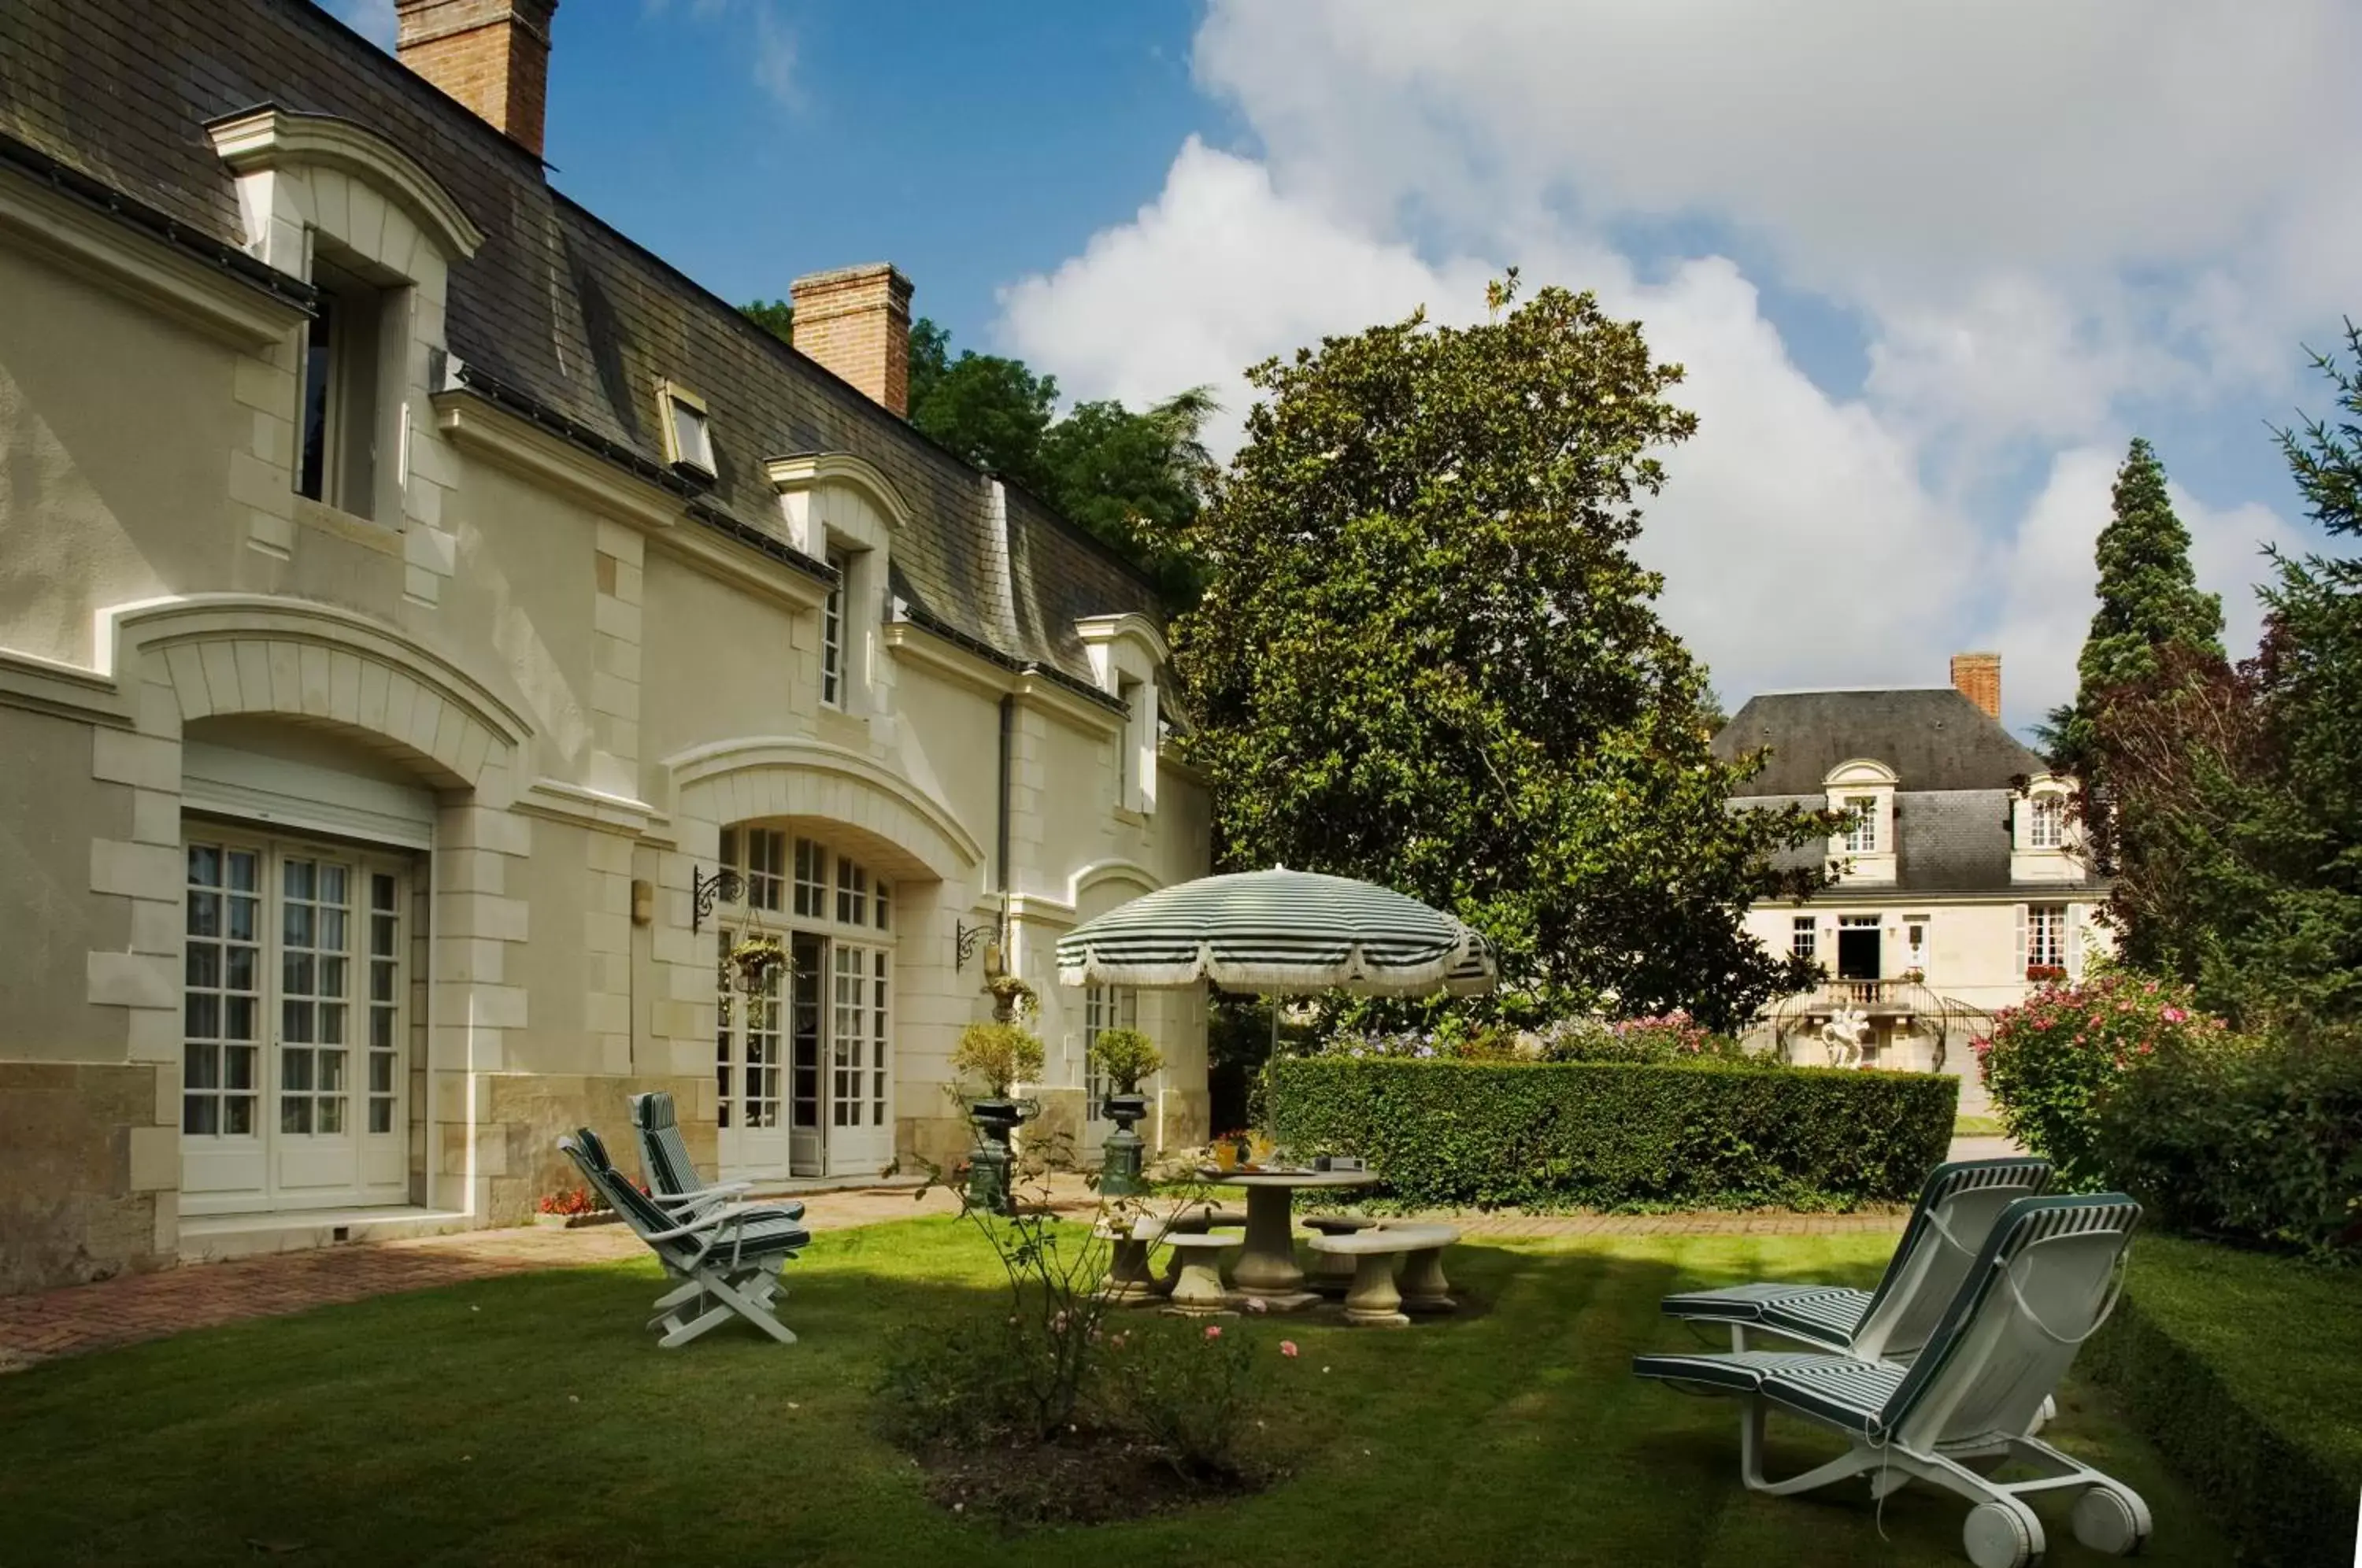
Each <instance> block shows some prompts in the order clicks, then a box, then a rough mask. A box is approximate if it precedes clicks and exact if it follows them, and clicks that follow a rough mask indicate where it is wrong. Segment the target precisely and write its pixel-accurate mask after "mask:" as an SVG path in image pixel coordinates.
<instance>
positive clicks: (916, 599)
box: [0, 0, 1163, 697]
mask: <svg viewBox="0 0 2362 1568" xmlns="http://www.w3.org/2000/svg"><path fill="white" fill-rule="evenodd" d="M565 61H566V50H565V39H564V34H563V22H562V20H561V22H560V32H559V36H558V42H557V50H556V52H555V54H554V55H553V58H552V68H553V69H554V70H557V71H563V70H564V69H565ZM265 104H275V105H278V106H279V107H281V108H283V109H288V110H292V111H295V112H298V113H304V114H315V115H335V116H342V117H344V118H347V119H350V120H353V121H355V122H357V123H359V124H360V125H362V126H364V127H368V128H370V129H371V130H373V131H375V132H377V133H378V134H380V135H381V136H383V137H385V138H386V139H388V140H389V141H392V143H394V144H395V145H396V146H398V147H400V148H401V149H403V151H405V152H407V153H408V154H409V155H410V156H411V157H412V158H414V159H415V160H417V161H418V162H419V163H420V164H421V165H422V166H423V167H425V169H426V170H427V171H428V172H430V173H431V174H433V175H434V176H435V177H436V179H437V180H438V181H440V182H442V183H443V185H444V186H445V188H446V189H447V190H448V191H449V192H450V193H451V194H452V196H453V197H454V199H456V200H457V201H458V204H460V206H461V207H463V208H465V209H466V211H467V213H468V215H469V217H470V218H471V219H473V220H474V222H475V223H476V225H477V226H479V227H480V228H481V229H482V230H483V231H484V234H485V240H484V244H483V247H482V248H481V249H480V250H479V251H478V252H477V253H476V255H475V257H474V258H473V259H470V260H465V261H461V262H458V263H457V264H456V265H454V266H453V268H452V270H451V278H450V296H449V303H448V310H447V320H446V337H447V342H448V345H449V348H450V350H451V353H452V355H453V356H454V357H456V358H457V359H459V360H461V361H463V362H464V363H465V365H466V366H467V367H468V369H469V371H470V372H471V373H472V374H473V375H474V376H475V377H476V378H477V379H475V380H473V381H469V383H468V384H469V386H470V387H471V389H473V390H477V391H479V392H486V393H488V394H493V395H498V396H499V397H501V398H502V401H505V402H507V403H510V404H511V405H512V406H516V407H521V408H529V409H531V410H534V411H536V412H537V413H539V414H543V415H545V416H546V422H547V423H553V424H557V425H560V426H562V427H563V428H565V429H567V430H568V432H569V433H570V434H572V435H573V436H575V437H576V438H577V439H579V440H580V441H581V442H582V443H583V444H584V445H586V446H590V447H593V448H594V449H600V450H602V451H603V452H604V454H605V455H607V456H608V457H610V458H613V459H617V460H621V461H623V462H624V464H625V466H627V467H632V468H635V469H642V471H644V472H651V473H653V472H656V471H658V470H662V469H663V468H664V449H663V436H662V432H661V426H660V425H659V424H658V423H657V418H658V416H657V406H656V403H657V392H656V383H657V380H658V378H659V377H664V376H670V377H673V378H675V379H677V380H679V381H681V382H683V383H685V384H686V385H689V386H691V387H694V388H695V389H696V390H697V391H698V392H700V393H701V394H702V395H703V396H704V398H705V400H706V403H707V405H708V408H709V411H710V414H711V425H712V438H713V447H714V457H715V467H716V469H718V477H717V478H716V480H715V481H714V483H713V484H712V488H711V490H710V491H705V492H704V494H703V499H702V502H701V503H700V504H699V505H696V506H693V507H692V508H691V510H692V513H694V514H697V515H700V516H701V517H702V518H703V520H704V521H705V522H707V523H708V524H710V525H713V526H716V527H718V528H721V529H723V531H725V532H731V533H734V534H737V535H739V536H741V537H745V536H747V535H748V534H750V533H761V534H765V535H769V534H775V533H776V527H777V519H778V502H777V499H776V497H775V495H774V494H773V492H772V491H771V488H770V485H769V483H768V482H767V480H766V479H765V477H764V474H763V471H762V464H763V461H764V459H766V458H772V457H778V456H786V455H791V454H797V453H805V452H827V451H842V452H851V453H855V454H856V455H858V456H860V457H862V458H866V459H867V460H868V461H870V462H871V463H874V464H876V465H877V467H878V468H879V469H882V470H883V471H884V472H885V473H886V475H887V476H888V478H889V480H892V482H893V484H894V486H895V488H896V489H897V490H899V491H900V492H901V495H902V498H903V500H904V501H905V502H907V503H908V504H909V506H910V507H911V512H912V513H913V524H912V526H911V527H910V528H907V529H904V530H902V531H901V532H900V533H898V534H897V536H896V537H895V539H894V544H893V549H892V555H891V567H890V573H891V579H892V581H891V585H890V586H891V591H892V592H893V594H894V595H895V597H896V598H897V599H899V600H901V601H903V602H906V603H907V604H908V606H909V609H910V618H911V619H913V620H915V621H918V622H919V623H921V624H927V625H931V626H933V627H934V628H935V629H938V630H943V631H946V632H948V633H950V634H952V635H955V637H958V638H960V639H961V640H963V641H966V642H968V643H969V644H971V645H972V646H977V651H980V652H986V653H988V655H989V656H991V657H998V658H999V659H1000V660H1001V661H1002V662H1004V663H1008V664H1010V665H1012V666H1015V667H1020V668H1022V667H1027V666H1035V667H1039V668H1043V669H1044V670H1045V671H1046V672H1047V673H1050V674H1052V675H1054V676H1057V677H1059V678H1060V679H1063V680H1064V681H1065V683H1066V684H1069V685H1072V686H1075V687H1076V688H1077V689H1080V690H1086V691H1087V693H1088V694H1089V695H1092V696H1094V697H1097V696H1099V695H1100V693H1099V692H1098V688H1097V686H1096V684H1095V683H1093V682H1092V681H1091V680H1090V669H1089V664H1088V661H1087V659H1086V658H1085V657H1084V653H1083V648H1082V644H1081V641H1080V639H1079V638H1078V637H1077V636H1076V633H1075V630H1074V626H1073V623H1074V621H1075V620H1076V618H1077V617H1080V616H1085V615H1100V614H1113V613H1123V612H1127V611H1130V612H1137V613H1142V614H1144V615H1147V616H1148V617H1149V618H1150V619H1151V620H1153V621H1157V622H1159V623H1160V624H1161V622H1162V619H1163V617H1162V612H1161V609H1160V607H1159V605H1158V603H1157V600H1156V594H1155V591H1154V588H1153V585H1152V584H1151V583H1150V582H1149V580H1147V579H1146V578H1145V577H1143V576H1142V575H1141V574H1140V573H1138V572H1136V571H1135V570H1133V569H1131V567H1130V566H1129V565H1128V564H1127V563H1125V562H1124V561H1123V560H1122V559H1121V558H1120V557H1118V556H1116V555H1115V554H1114V553H1113V552H1112V551H1110V550H1109V549H1108V548H1107V547H1104V546H1102V545H1100V544H1099V543H1098V541H1097V540H1096V539H1094V538H1092V537H1091V536H1089V535H1087V534H1086V533H1084V532H1083V531H1082V530H1081V529H1080V528H1078V527H1076V525H1073V524H1071V523H1069V522H1067V521H1065V519H1063V518H1061V517H1059V516H1057V515H1056V514H1055V513H1053V512H1052V511H1051V510H1050V509H1049V508H1048V507H1046V506H1044V505H1043V504H1042V503H1040V502H1037V501H1035V500H1034V499H1033V498H1032V497H1030V496H1025V495H1023V494H1021V492H1019V491H1016V490H1015V489H1014V488H1013V487H1011V488H1010V489H1009V491H1008V492H1007V493H1008V500H1007V506H1006V514H1007V517H1008V527H1009V532H1010V548H1009V552H1008V554H1009V558H1010V560H1011V561H1012V563H1013V568H1012V570H1011V571H1010V579H1011V580H1010V581H1009V582H1008V583H1005V584H1004V582H1003V581H1002V580H1001V569H1000V566H999V561H1000V559H1001V552H1000V550H999V548H998V547H997V544H996V541H995V540H994V538H993V535H994V534H995V533H996V532H997V531H998V527H999V523H998V519H997V518H996V517H995V515H994V513H993V508H992V506H991V502H990V487H989V485H988V480H987V477H986V476H985V475H984V474H983V473H981V472H980V471H979V470H977V469H975V468H973V467H972V466H970V465H969V464H967V463H965V462H963V461H961V460H960V459H958V458H955V457H953V456H952V455H951V454H950V453H948V452H945V451H944V450H943V449H942V448H941V447H936V446H935V445H934V444H933V443H932V442H930V441H928V440H927V439H926V438H925V437H924V436H920V435H919V434H918V433H917V432H916V431H914V430H912V429H911V427H910V425H908V424H907V423H905V422H904V421H902V420H900V419H898V418H896V417H895V416H894V415H892V414H889V413H888V412H887V411H886V410H884V409H882V408H880V407H879V406H878V405H877V404H876V403H872V402H871V401H870V400H869V399H868V398H867V397H866V396H864V395H863V394H862V393H861V392H858V391H856V390H855V389H854V388H853V387H852V386H850V385H848V384H847V383H845V382H844V381H840V380H839V379H838V378H837V377H835V376H834V375H833V374H831V373H830V372H829V371H827V370H823V369H822V368H821V367H820V366H819V365H818V364H816V363H814V362H813V361H812V360H811V359H806V358H805V357H803V356H802V355H800V354H798V353H796V352H795V351H794V350H793V349H791V348H788V347H787V346H786V345H785V344H782V343H780V342H779V341H778V339H777V338H775V337H772V336H771V335H770V334H769V333H767V332H766V331H764V330H762V329H761V328H760V327H757V326H755V325H753V324H752V323H751V322H748V321H746V320H745V318H744V317H742V316H741V315H739V313H738V312H737V311H736V310H735V309H734V308H732V306H731V305H730V304H729V302H727V301H725V300H723V299H721V298H719V297H717V296H715V295H713V294H712V293H708V292H706V291H705V290H704V289H702V288H701V287H700V286H699V285H698V284H696V283H695V282H692V281H691V280H690V279H689V278H688V277H687V276H685V275H684V274H682V273H680V272H679V271H676V270H675V269H673V268H672V267H670V266H668V264H666V263H665V262H664V261H663V260H661V259H658V258H657V256H655V255H654V254H652V253H651V252H649V251H648V250H646V249H645V248H642V247H641V246H639V245H638V244H636V243H635V242H634V241H632V240H631V239H629V238H626V237H624V236H623V235H622V234H619V233H618V232H616V231H615V230H614V229H613V228H611V227H609V226H607V225H605V224H603V223H602V222H601V221H600V220H599V219H598V218H596V217H594V216H592V215H590V213H589V212H587V211H585V210H584V209H583V208H581V207H580V206H578V205H577V204H574V203H573V202H571V201H569V200H568V199H567V198H566V197H565V196H563V195H561V194H559V193H557V191H555V190H553V189H552V188H551V187H550V185H549V184H548V182H546V179H545V178H544V174H543V171H542V168H541V165H540V164H539V162H538V161H537V160H535V159H534V158H533V157H532V155H531V154H529V153H527V152H525V151H524V149H521V148H519V147H517V146H516V145H515V144H514V143H513V142H511V141H510V140H509V139H508V138H506V137H504V136H502V135H501V134H500V133H499V132H497V131H495V130H493V129H492V128H491V127H490V126H488V125H486V124H484V123H483V122H482V121H481V120H480V119H478V118H477V117H476V116H474V115H472V114H470V113H469V111H468V110H467V109H465V108H463V107H461V106H460V105H458V103H456V102H455V101H453V100H452V99H450V98H448V97H447V96H445V95H444V94H443V93H442V92H441V91H439V90H438V89H436V88H435V87H433V86H431V85H429V84H428V83H425V81H423V80H421V79H420V78H418V77H417V76H416V75H414V73H413V72H410V71H409V70H408V69H407V68H405V67H403V65H402V64H401V63H400V62H399V61H395V60H394V59H393V58H392V56H390V55H388V54H386V53H385V52H384V51H383V50H380V49H378V48H376V47H375V46H374V45H372V44H370V42H369V41H368V40H366V39H362V38H360V37H359V35H357V34H355V33H353V32H351V31H349V30H348V29H347V28H344V27H343V26H342V25H341V24H339V23H337V21H336V20H335V19H334V18H332V17H329V16H328V15H326V13H325V12H323V11H321V10H319V9H318V8H317V7H315V6H312V5H310V4H307V3H306V0H204V4H201V5H195V4H190V5H180V4H175V5H162V4H157V3H154V0H7V4H6V5H5V6H0V156H6V158H7V159H8V160H10V161H13V162H15V163H17V165H18V166H19V167H20V168H30V169H33V170H35V171H40V170H42V169H43V168H44V166H46V165H49V164H50V163H51V161H52V160H53V161H54V164H55V165H59V166H62V170H63V171H65V172H64V174H63V175H62V176H61V180H60V182H61V184H63V185H66V186H68V187H70V188H71V187H72V186H74V185H75V184H77V183H78V182H96V184H97V185H98V186H101V187H104V188H105V192H106V193H119V195H120V196H121V197H123V198H127V204H126V205H127V212H126V215H127V217H128V218H130V219H133V220H135V221H143V226H148V227H149V228H150V229H151V230H155V231H158V232H160V233H163V234H165V235H166V236H167V237H171V238H173V239H175V240H177V241H178V242H180V243H182V244H185V245H188V246H190V247H191V248H195V249H197V250H199V251H200V253H206V254H212V253H215V252H218V251H219V250H221V249H222V248H229V249H233V250H235V249H236V248H238V247H239V246H240V245H241V244H242V243H243V240H244V235H243V233H242V230H241V226H240V222H239V217H238V211H237V200H236V194H235V190H234V187H233V183H232V181H231V177H230V175H229V173H228V171H227V170H226V168H225V167H224V166H223V164H222V162H221V160H219V158H217V157H216V156H215V153H214V151H213V149H212V146H211V144H210V143H209V141H208V140H207V139H206V137H205V134H204V126H205V124H206V122H208V121H211V120H215V119H218V118H221V117H222V116H226V115H231V114H235V113H238V112H242V111H245V110H248V109H252V108H256V107H259V106H260V105H265ZM842 260H844V258H843V257H841V256H819V255H815V256H813V257H811V258H810V261H811V263H813V264H815V265H818V264H823V263H833V262H839V261H842ZM289 292H291V293H293V294H294V295H295V297H299V298H303V297H308V296H307V294H306V293H304V291H301V290H300V289H296V290H292V291H289ZM773 553H774V554H781V555H783V556H792V555H793V554H794V552H792V551H790V550H788V549H787V547H785V546H784V545H777V546H775V547H773ZM796 564H800V565H803V566H805V567H806V568H807V569H813V570H815V571H817V572H818V573H820V574H821V575H823V576H825V575H826V568H825V567H822V566H818V565H817V563H811V562H810V561H809V560H799V561H798V562H797V563H796Z"/></svg>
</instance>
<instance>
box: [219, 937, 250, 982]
mask: <svg viewBox="0 0 2362 1568" xmlns="http://www.w3.org/2000/svg"><path fill="white" fill-rule="evenodd" d="M222 984H223V985H224V986H225V987H226V988H228V989H230V990H233V991H250V990H253V989H254V988H255V985H254V949H253V948H251V947H233V948H231V949H230V950H229V972H228V974H227V975H226V976H225V977H224V978H223V980H222Z"/></svg>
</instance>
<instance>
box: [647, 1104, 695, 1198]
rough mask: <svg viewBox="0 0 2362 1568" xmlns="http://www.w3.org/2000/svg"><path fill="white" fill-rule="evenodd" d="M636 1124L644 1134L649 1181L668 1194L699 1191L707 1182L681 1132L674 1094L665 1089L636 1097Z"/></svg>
mask: <svg viewBox="0 0 2362 1568" xmlns="http://www.w3.org/2000/svg"><path fill="white" fill-rule="evenodd" d="M632 1126H633V1127H634V1128H635V1130H637V1132H639V1135H640V1158H641V1160H642V1162H643V1163H644V1164H646V1166H647V1168H648V1182H649V1184H650V1185H651V1186H653V1187H655V1188H656V1189H657V1195H658V1196H660V1197H664V1198H678V1197H679V1196H680V1195H681V1194H682V1193H685V1192H695V1191H696V1190H697V1189H698V1188H700V1187H703V1186H704V1185H705V1183H703V1182H702V1181H701V1180H699V1179H698V1176H697V1166H696V1165H694V1164H692V1163H691V1162H690V1157H689V1143H688V1142H687V1140H685V1139H683V1138H682V1137H681V1135H680V1122H679V1119H678V1118H677V1117H676V1116H675V1114H674V1111H673V1106H672V1096H671V1095H669V1094H667V1093H666V1092H665V1091H664V1090H662V1089H657V1090H656V1091H654V1092H653V1093H649V1094H635V1095H634V1096H633V1097H632Z"/></svg>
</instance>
